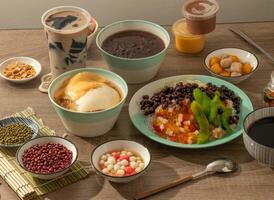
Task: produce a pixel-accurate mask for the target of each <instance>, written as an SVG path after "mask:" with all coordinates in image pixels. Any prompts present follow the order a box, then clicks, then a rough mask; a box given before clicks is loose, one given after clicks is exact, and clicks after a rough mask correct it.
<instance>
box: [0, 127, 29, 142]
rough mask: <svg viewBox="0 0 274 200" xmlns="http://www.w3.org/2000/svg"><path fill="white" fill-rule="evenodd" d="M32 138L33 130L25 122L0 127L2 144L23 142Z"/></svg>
mask: <svg viewBox="0 0 274 200" xmlns="http://www.w3.org/2000/svg"><path fill="white" fill-rule="evenodd" d="M31 138H32V130H31V128H30V127H28V126H26V125H24V124H9V125H6V126H3V127H0V144H21V143H23V142H25V141H27V140H29V139H31Z"/></svg>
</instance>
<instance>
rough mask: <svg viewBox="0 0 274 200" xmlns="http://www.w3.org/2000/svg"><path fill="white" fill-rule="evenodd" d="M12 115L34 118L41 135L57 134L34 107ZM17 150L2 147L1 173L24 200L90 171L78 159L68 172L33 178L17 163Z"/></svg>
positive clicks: (0, 149)
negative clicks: (39, 116)
mask: <svg viewBox="0 0 274 200" xmlns="http://www.w3.org/2000/svg"><path fill="white" fill-rule="evenodd" d="M12 116H20V117H27V118H30V119H32V120H33V121H34V122H35V123H36V124H37V125H38V127H39V135H54V134H55V132H54V131H53V130H51V129H50V128H49V127H47V126H45V125H44V124H43V121H42V120H41V119H38V118H37V117H36V116H35V112H34V110H33V109H32V108H27V109H26V110H24V111H22V112H19V113H16V114H14V115H12ZM16 150H17V149H15V148H0V175H1V177H2V178H3V179H4V180H5V182H6V183H7V184H8V185H9V186H10V187H11V188H12V190H13V191H14V192H16V194H17V195H18V196H19V198H20V199H22V200H31V199H34V198H37V197H39V196H41V195H44V194H47V193H50V192H53V191H55V190H58V189H60V188H62V187H64V186H66V185H69V184H71V183H74V182H77V181H78V180H80V179H83V178H85V177H86V176H87V175H88V171H87V170H86V169H85V168H84V166H82V165H81V164H80V162H78V161H77V162H76V163H75V164H74V165H73V166H72V167H71V168H70V170H69V171H68V172H67V173H66V174H64V175H63V176H61V177H58V178H56V179H51V180H40V179H37V178H33V177H32V176H31V175H30V174H29V173H28V172H26V171H24V170H23V169H22V168H20V166H19V165H18V164H17V162H16V158H15V154H16Z"/></svg>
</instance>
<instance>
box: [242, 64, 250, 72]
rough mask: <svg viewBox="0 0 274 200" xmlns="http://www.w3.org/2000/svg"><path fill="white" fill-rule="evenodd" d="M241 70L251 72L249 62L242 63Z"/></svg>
mask: <svg viewBox="0 0 274 200" xmlns="http://www.w3.org/2000/svg"><path fill="white" fill-rule="evenodd" d="M242 72H243V74H249V73H250V72H252V67H251V65H250V63H245V64H244V65H243V67H242Z"/></svg>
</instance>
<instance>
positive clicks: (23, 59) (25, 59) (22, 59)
mask: <svg viewBox="0 0 274 200" xmlns="http://www.w3.org/2000/svg"><path fill="white" fill-rule="evenodd" d="M16 62H21V63H26V64H29V65H31V66H32V67H33V68H34V70H35V72H36V73H35V75H34V76H32V77H30V78H24V79H10V78H8V77H6V76H5V75H4V73H3V71H4V69H5V68H6V67H7V66H8V65H10V64H12V63H16ZM41 70H42V67H41V64H40V63H39V62H38V61H37V60H35V59H33V58H30V57H13V58H9V59H7V60H5V61H4V62H2V63H1V64H0V76H1V77H2V78H3V79H6V80H7V81H10V82H13V83H26V82H28V81H30V80H32V79H35V78H36V77H37V76H39V74H40V73H41Z"/></svg>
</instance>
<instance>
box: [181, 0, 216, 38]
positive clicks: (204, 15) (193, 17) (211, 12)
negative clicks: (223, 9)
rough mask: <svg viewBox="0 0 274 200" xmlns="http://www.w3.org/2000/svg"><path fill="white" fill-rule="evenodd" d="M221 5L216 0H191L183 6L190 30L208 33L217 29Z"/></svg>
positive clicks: (196, 32)
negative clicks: (217, 15) (217, 17)
mask: <svg viewBox="0 0 274 200" xmlns="http://www.w3.org/2000/svg"><path fill="white" fill-rule="evenodd" d="M218 10H219V5H218V3H217V2H216V1H215V0H189V1H188V2H186V3H185V4H184V6H183V13H184V15H185V17H186V23H187V26H188V28H189V31H190V32H191V33H193V34H206V33H210V32H212V31H213V30H214V29H215V26H216V13H217V12H218Z"/></svg>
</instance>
